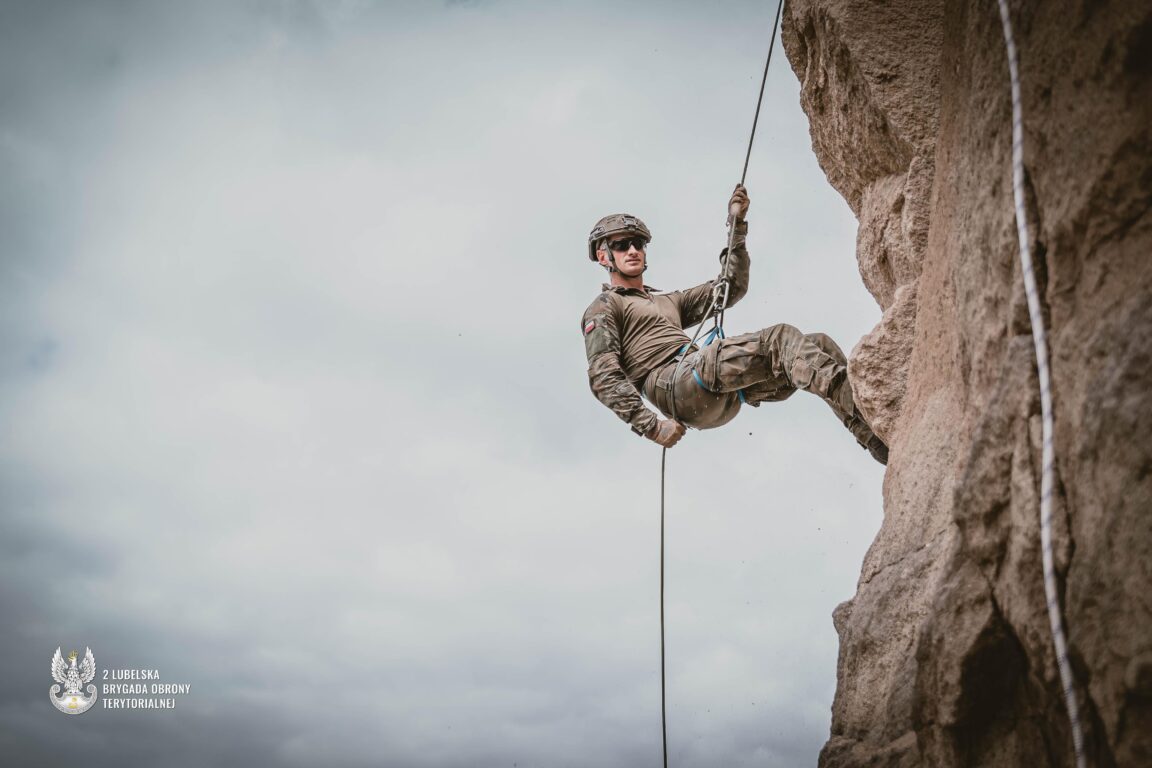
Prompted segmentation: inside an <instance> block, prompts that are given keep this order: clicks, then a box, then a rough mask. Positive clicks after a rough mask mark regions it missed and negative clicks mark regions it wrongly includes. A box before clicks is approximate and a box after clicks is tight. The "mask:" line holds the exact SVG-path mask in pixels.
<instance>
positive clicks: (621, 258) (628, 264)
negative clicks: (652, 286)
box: [597, 233, 647, 277]
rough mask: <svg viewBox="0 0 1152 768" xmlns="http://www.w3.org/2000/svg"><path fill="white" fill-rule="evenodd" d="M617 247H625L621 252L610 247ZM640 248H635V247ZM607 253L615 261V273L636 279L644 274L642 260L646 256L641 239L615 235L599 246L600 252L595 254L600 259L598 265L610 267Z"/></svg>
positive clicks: (610, 263)
mask: <svg viewBox="0 0 1152 768" xmlns="http://www.w3.org/2000/svg"><path fill="white" fill-rule="evenodd" d="M613 244H614V245H616V246H617V247H619V246H620V245H627V247H626V248H624V249H623V250H616V249H615V248H612V247H611V246H612V245H613ZM638 245H639V246H640V247H637V246H638ZM609 253H611V255H612V256H613V257H614V259H615V261H616V271H618V272H619V273H620V274H622V275H624V276H625V277H637V276H638V275H640V274H642V273H643V272H644V259H645V258H646V256H647V248H646V246H645V245H643V244H642V241H641V238H638V237H632V236H630V235H628V234H626V233H625V234H621V235H616V236H614V237H610V238H608V243H606V244H604V245H602V246H600V252H599V253H598V254H597V255H598V256H599V257H600V263H601V264H603V265H605V266H611V265H612V262H611V261H610V260H609V258H608V256H609Z"/></svg>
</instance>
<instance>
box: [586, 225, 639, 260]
mask: <svg viewBox="0 0 1152 768" xmlns="http://www.w3.org/2000/svg"><path fill="white" fill-rule="evenodd" d="M625 232H628V233H631V234H633V235H640V236H642V237H643V238H644V239H645V240H648V241H649V242H651V241H652V233H651V232H649V231H648V227H646V226H644V222H642V221H640V219H638V218H636V217H635V216H633V215H632V214H630V213H614V214H612V215H611V216H605V217H604V218H602V219H600V221H598V222H596V226H594V227H592V231H591V232H589V233H588V258H590V259H591V260H592V261H598V259H597V258H596V243H598V242H599V241H601V240H603V239H604V238H606V237H611V236H612V235H620V234H623V233H625Z"/></svg>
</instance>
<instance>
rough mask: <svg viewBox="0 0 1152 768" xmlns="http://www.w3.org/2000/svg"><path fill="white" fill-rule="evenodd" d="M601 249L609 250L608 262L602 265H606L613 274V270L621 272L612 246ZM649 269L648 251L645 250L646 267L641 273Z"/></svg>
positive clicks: (605, 267)
mask: <svg viewBox="0 0 1152 768" xmlns="http://www.w3.org/2000/svg"><path fill="white" fill-rule="evenodd" d="M600 250H606V251H608V263H607V264H603V265H602V266H603V267H604V269H606V270H608V274H612V273H613V272H619V271H620V270H619V268H618V267H617V266H616V257H615V256H614V255H612V249H611V248H602V249H600ZM647 271H648V252H647V251H645V252H644V269H642V270H640V274H644V273H645V272H647Z"/></svg>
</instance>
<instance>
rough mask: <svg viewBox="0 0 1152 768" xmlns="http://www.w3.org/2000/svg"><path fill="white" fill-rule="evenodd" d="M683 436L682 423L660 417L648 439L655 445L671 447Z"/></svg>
mask: <svg viewBox="0 0 1152 768" xmlns="http://www.w3.org/2000/svg"><path fill="white" fill-rule="evenodd" d="M682 437H684V425H683V424H681V423H680V422H678V421H673V420H672V419H661V420H660V421H659V422H657V424H656V431H655V432H653V433H652V434H651V435H649V436H648V439H649V440H651V441H652V442H654V443H656V444H657V445H662V446H664V447H665V448H671V447H672V446H674V445H676V443H678V442H680V438H682Z"/></svg>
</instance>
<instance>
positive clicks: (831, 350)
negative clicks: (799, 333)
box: [804, 333, 848, 365]
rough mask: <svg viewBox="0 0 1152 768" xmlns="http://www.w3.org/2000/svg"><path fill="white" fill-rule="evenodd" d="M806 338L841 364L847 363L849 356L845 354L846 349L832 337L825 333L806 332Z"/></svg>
mask: <svg viewBox="0 0 1152 768" xmlns="http://www.w3.org/2000/svg"><path fill="white" fill-rule="evenodd" d="M804 338H806V339H808V341H810V342H812V343H813V344H815V345H816V346H817V347H819V348H820V349H821V350H822V351H823V352H825V353H826V354H828V355H830V356H831V357H832V358H833V359H834V360H835V361H836V362H838V363H840V365H847V364H848V358H846V357H845V356H844V350H842V349H840V345H839V344H837V343H836V342H835V341H833V340H832V337H831V336H829V335H827V334H825V333H806V334H804Z"/></svg>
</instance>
